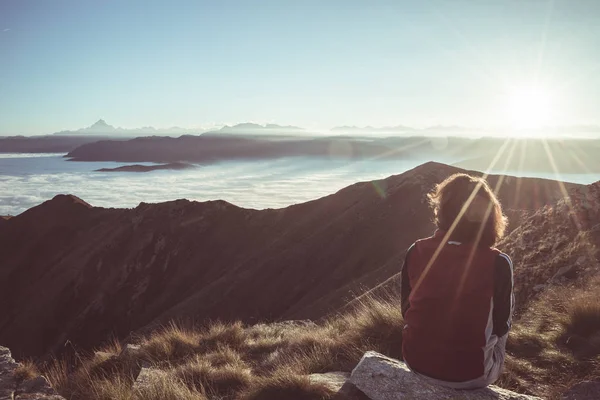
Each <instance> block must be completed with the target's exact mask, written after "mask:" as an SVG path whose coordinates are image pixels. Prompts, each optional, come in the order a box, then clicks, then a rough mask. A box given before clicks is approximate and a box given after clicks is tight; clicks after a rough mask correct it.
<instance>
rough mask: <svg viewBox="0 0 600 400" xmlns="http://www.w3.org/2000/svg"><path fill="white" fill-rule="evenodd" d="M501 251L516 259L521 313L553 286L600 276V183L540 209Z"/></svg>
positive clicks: (514, 233)
mask: <svg viewBox="0 0 600 400" xmlns="http://www.w3.org/2000/svg"><path fill="white" fill-rule="evenodd" d="M499 246H500V247H501V248H504V249H510V252H511V255H512V257H513V261H514V264H515V292H516V296H517V299H518V300H519V301H518V303H517V304H518V305H520V307H519V308H520V309H523V308H524V306H526V305H527V303H528V301H529V300H530V299H531V298H532V296H534V295H535V294H536V293H538V292H541V291H543V290H544V289H546V288H547V287H549V286H552V285H556V284H563V283H570V282H581V283H585V282H587V281H589V279H590V278H591V277H592V276H594V275H597V274H599V273H600V182H596V183H594V184H591V185H588V186H584V187H578V188H574V189H573V190H571V191H570V192H569V195H568V197H565V198H564V199H561V200H560V201H558V202H557V203H555V204H552V205H548V206H545V207H542V208H540V209H539V210H537V211H536V212H535V213H534V214H533V215H531V216H529V217H528V218H526V219H524V221H523V222H522V224H521V225H520V226H519V227H517V228H516V229H515V230H514V231H513V232H511V234H510V235H508V236H507V237H506V238H505V239H504V240H503V241H502V243H500V244H499Z"/></svg>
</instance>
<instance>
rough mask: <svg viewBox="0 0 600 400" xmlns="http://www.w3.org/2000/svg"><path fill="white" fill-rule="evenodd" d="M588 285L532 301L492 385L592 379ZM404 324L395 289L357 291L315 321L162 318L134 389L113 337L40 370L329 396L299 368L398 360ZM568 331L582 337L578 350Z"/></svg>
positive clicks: (186, 388) (106, 391)
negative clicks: (147, 367) (370, 354)
mask: <svg viewBox="0 0 600 400" xmlns="http://www.w3.org/2000/svg"><path fill="white" fill-rule="evenodd" d="M596 287H598V288H600V285H598V284H597V283H596V282H594V283H593V284H590V286H589V287H586V288H579V289H577V290H575V289H573V288H556V287H555V288H551V289H549V290H548V291H547V292H546V293H544V294H543V295H541V296H540V297H539V298H538V299H537V300H535V301H534V302H532V303H531V306H530V307H529V308H528V311H527V312H526V313H525V314H523V315H522V316H521V317H520V320H519V321H518V322H517V323H515V325H514V326H513V330H512V331H511V334H510V336H509V340H508V343H507V353H508V354H507V360H506V365H505V373H504V374H503V376H502V378H501V380H500V382H499V384H500V386H503V387H506V388H509V389H513V390H516V391H519V392H524V393H530V394H536V395H541V396H546V397H550V398H552V397H553V396H554V393H558V392H559V391H560V390H561V389H563V388H565V387H567V386H568V385H570V384H572V383H573V382H574V381H578V380H579V381H580V380H583V379H594V378H600V358H599V353H600V352H599V351H598V340H599V339H598V337H599V335H600V322H599V321H600V311H599V310H600V289H596ZM578 293H579V294H578ZM403 327H404V322H403V319H402V315H401V311H400V306H399V301H398V300H397V299H396V298H393V297H389V296H386V297H374V296H365V297H363V298H362V299H360V301H356V302H354V303H353V305H352V307H351V308H349V309H348V310H346V311H345V312H344V313H342V314H339V315H336V316H333V317H331V318H330V319H328V320H325V321H323V322H322V323H320V324H318V325H317V324H313V325H310V324H309V325H304V324H296V325H294V324H293V323H287V324H272V325H264V324H261V325H255V326H251V327H246V326H244V325H243V324H241V323H239V322H237V323H231V324H224V323H215V324H212V325H210V326H207V327H205V328H203V329H196V330H194V329H191V328H190V329H188V328H183V327H181V326H178V325H176V324H171V325H169V326H167V327H165V328H164V329H162V330H160V331H157V332H154V333H152V334H151V335H150V336H148V337H146V338H141V339H140V340H139V344H140V346H141V354H142V356H141V357H142V359H143V360H145V361H150V362H153V363H154V365H155V366H156V367H158V368H161V369H163V370H166V371H167V373H166V374H164V375H165V377H164V378H161V380H159V381H157V382H155V384H154V385H151V387H150V388H145V389H144V390H145V391H144V392H143V393H142V392H137V393H134V392H132V390H131V387H132V380H133V378H132V376H133V374H132V371H134V370H135V369H134V367H135V366H136V365H137V364H136V362H139V361H140V360H129V361H127V360H125V361H123V360H119V357H117V356H116V354H117V352H118V351H117V350H120V347H118V346H116V345H114V344H113V345H112V346H113V348H112V350H111V349H110V348H109V349H107V348H105V349H103V352H98V353H95V354H94V355H93V356H91V357H89V358H87V359H85V360H83V361H82V362H81V363H80V364H79V365H78V366H77V368H76V369H75V371H74V372H73V373H71V374H68V373H67V365H66V364H65V363H61V362H59V361H55V362H54V363H53V364H51V365H50V369H49V371H47V375H48V377H49V378H50V381H51V383H52V384H53V386H54V387H55V388H56V389H57V390H58V391H59V392H60V393H61V394H63V395H65V397H66V398H67V399H74V400H78V399H87V400H94V399H105V398H106V399H107V398H111V399H118V400H119V399H134V400H142V399H158V398H161V399H175V398H177V399H184V400H187V399H245V400H270V399H283V398H285V399H329V398H330V397H331V396H332V394H331V392H330V390H329V389H327V388H325V387H323V386H320V385H317V384H313V383H311V382H310V381H309V380H308V378H307V376H306V375H308V374H311V373H321V372H329V371H346V372H350V371H351V370H352V369H353V368H354V367H355V365H356V363H357V362H358V361H359V360H360V358H361V356H362V355H363V354H364V352H365V351H366V350H375V351H379V352H381V353H384V354H387V355H389V356H391V357H394V358H399V359H401V358H402V330H403ZM573 338H577V339H573ZM573 340H576V341H577V340H579V341H580V342H582V343H585V344H586V346H587V347H585V346H584V348H585V349H586V352H585V353H582V352H581V348H582V347H581V345H580V347H577V348H576V346H575V345H574V342H573ZM590 349H592V350H590ZM584 355H585V357H584ZM154 386H156V387H154ZM111 396H112V397H111Z"/></svg>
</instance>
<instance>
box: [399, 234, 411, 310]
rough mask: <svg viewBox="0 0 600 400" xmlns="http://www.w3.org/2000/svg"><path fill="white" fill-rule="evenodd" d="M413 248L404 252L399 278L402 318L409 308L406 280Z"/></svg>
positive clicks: (408, 291)
mask: <svg viewBox="0 0 600 400" xmlns="http://www.w3.org/2000/svg"><path fill="white" fill-rule="evenodd" d="M414 247H415V245H414V244H413V245H412V246H410V247H409V248H408V250H407V251H406V255H405V256H404V264H403V265H402V273H401V276H400V306H401V308H402V316H403V317H404V314H406V311H408V308H409V307H410V301H409V300H408V297H409V296H410V291H411V287H410V281H409V279H408V256H409V254H410V252H411V251H412V249H413V248H414Z"/></svg>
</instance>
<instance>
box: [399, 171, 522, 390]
mask: <svg viewBox="0 0 600 400" xmlns="http://www.w3.org/2000/svg"><path fill="white" fill-rule="evenodd" d="M428 197H429V200H430V203H431V205H432V207H433V212H434V216H435V223H436V225H437V228H438V229H437V230H436V232H435V234H434V235H433V236H432V237H429V238H426V239H421V240H418V241H417V242H415V243H414V244H413V245H412V246H411V247H410V248H409V249H408V252H407V253H406V258H405V261H404V266H403V268H402V283H401V300H402V315H403V316H404V320H405V324H406V325H405V327H404V332H403V344H402V353H403V356H404V361H405V362H406V364H407V365H408V366H409V368H410V369H411V370H412V371H414V372H415V373H417V374H419V375H421V376H423V377H425V378H427V379H428V380H430V381H433V382H435V383H438V384H440V385H443V386H446V387H452V388H455V389H472V388H478V387H485V386H487V385H489V384H491V383H493V382H495V381H496V380H497V379H498V377H499V376H500V373H501V372H502V366H503V364H504V354H505V345H506V339H507V337H508V331H509V329H510V327H511V319H512V312H513V307H514V296H513V267H512V262H511V260H510V258H509V257H508V256H507V255H506V254H504V253H502V252H500V251H499V250H497V249H495V248H494V245H495V243H497V242H498V240H500V239H501V238H502V236H503V234H504V230H505V227H506V217H505V216H504V215H503V213H502V208H501V206H500V203H499V201H498V199H497V198H496V196H495V195H494V193H493V192H492V190H491V189H490V187H489V186H488V184H487V183H486V182H485V180H483V179H480V178H474V177H472V176H469V175H466V174H455V175H453V176H451V177H449V178H448V179H446V180H445V181H443V182H442V183H440V184H438V185H437V186H436V188H435V189H434V191H433V192H432V193H430V194H429V196H428Z"/></svg>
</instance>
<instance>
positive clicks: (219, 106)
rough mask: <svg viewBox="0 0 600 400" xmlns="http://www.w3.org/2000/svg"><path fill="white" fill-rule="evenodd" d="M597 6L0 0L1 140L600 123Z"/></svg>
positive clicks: (452, 0)
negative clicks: (522, 104)
mask: <svg viewBox="0 0 600 400" xmlns="http://www.w3.org/2000/svg"><path fill="white" fill-rule="evenodd" d="M598 49H600V1H593V0H590V1H582V0H578V1H554V2H552V1H534V0H524V1H517V0H514V1H500V0H494V1H466V0H464V1H462V0H449V1H398V0H396V1H353V0H344V1H324V0H318V1H311V0H302V1H300V0H297V1H286V0H277V1H270V0H260V1H259V0H254V1H250V0H248V1H241V0H240V1H229V0H213V1H200V0H195V1H166V0H165V1H149V0H139V1H133V0H121V1H109V0H102V1H100V0H98V1H91V0H52V1H48V0H38V1H29V0H0V135H6V134H39V133H50V132H54V131H58V130H63V129H75V128H79V127H83V126H87V125H90V124H92V123H93V122H94V121H96V120H97V119H99V118H104V119H105V120H106V121H107V122H109V123H111V124H113V125H118V126H123V127H138V126H145V125H153V126H156V127H167V126H173V125H178V126H183V127H199V126H207V125H211V124H223V123H236V122H242V121H254V122H259V123H265V122H273V123H280V124H294V125H300V126H307V127H321V128H329V127H332V126H336V125H376V126H382V125H395V124H404V125H415V126H427V125H436V124H446V125H467V126H477V127H483V126H497V125H504V124H505V123H506V119H507V115H506V112H505V109H506V92H507V91H509V90H512V89H511V88H513V87H517V88H519V87H522V86H528V85H530V84H532V83H533V82H535V81H536V79H537V83H536V85H537V86H538V87H542V88H543V89H544V90H545V91H546V92H550V93H552V99H553V100H552V108H551V113H552V116H551V117H552V118H550V119H549V120H548V121H546V122H548V123H551V124H563V125H570V124H598V123H600V114H599V112H598V110H599V109H600V107H599V106H600V52H599V51H598Z"/></svg>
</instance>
